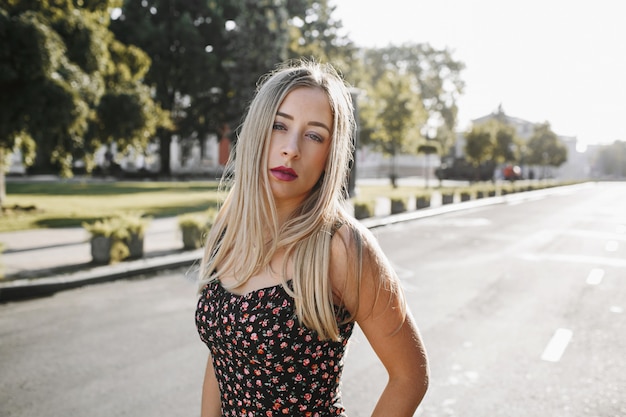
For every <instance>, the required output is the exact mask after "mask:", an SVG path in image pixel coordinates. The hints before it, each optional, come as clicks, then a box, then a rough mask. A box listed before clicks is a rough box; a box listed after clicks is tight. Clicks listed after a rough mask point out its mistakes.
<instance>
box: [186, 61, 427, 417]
mask: <svg viewBox="0 0 626 417" xmlns="http://www.w3.org/2000/svg"><path fill="white" fill-rule="evenodd" d="M353 128H354V120H353V107H352V101H351V97H350V94H349V92H348V89H347V87H346V85H345V83H344V81H343V80H342V79H341V78H340V77H339V75H338V74H337V73H336V72H335V71H334V70H333V68H332V67H331V66H329V65H321V64H316V63H310V62H303V61H299V62H294V63H289V64H285V65H282V66H280V67H279V68H278V69H277V70H275V71H274V72H272V73H271V74H269V75H268V76H266V77H265V78H263V79H262V80H261V82H260V86H259V88H258V90H257V94H256V96H255V98H254V99H253V101H252V103H251V105H250V108H249V110H248V113H247V116H246V118H245V120H244V122H243V125H242V127H241V131H240V134H239V138H238V141H237V145H236V150H235V152H234V155H235V156H234V161H231V162H234V164H233V168H232V170H231V172H232V178H230V181H231V184H230V189H229V193H228V195H227V197H226V200H225V201H224V204H223V206H222V208H221V210H220V211H219V214H218V216H217V219H216V221H215V224H214V226H213V228H212V229H211V232H210V234H209V236H208V239H207V243H206V249H205V254H204V258H203V262H202V268H201V271H202V277H201V285H200V299H199V302H198V307H197V312H196V324H197V327H198V331H199V334H200V337H201V339H202V341H203V342H205V343H206V344H207V346H208V347H209V350H210V353H209V359H208V361H207V367H206V374H205V380H204V386H203V391H202V417H214V416H264V417H266V416H320V417H321V416H335V415H339V416H345V415H346V414H345V409H344V407H343V405H342V402H341V393H340V380H341V373H342V368H343V359H344V354H345V352H346V347H347V343H348V339H349V338H350V335H351V333H352V330H353V327H354V325H355V323H358V325H359V326H360V328H361V329H362V331H363V332H364V334H365V335H366V337H367V339H368V341H369V343H370V344H371V346H372V348H373V350H374V351H375V352H376V354H377V355H378V357H379V358H380V360H381V361H382V363H383V365H384V366H385V368H386V370H387V372H388V374H389V380H388V383H387V385H386V388H385V389H384V391H383V392H382V394H381V396H380V399H379V400H378V402H377V405H376V407H375V409H374V410H373V412H372V415H374V416H385V417H393V416H412V415H413V413H414V411H415V410H416V408H417V406H418V405H419V403H420V402H421V400H422V398H423V396H424V394H425V392H426V388H427V385H428V365H427V359H426V353H425V350H424V347H423V344H422V341H421V338H420V335H419V332H418V330H417V327H416V325H415V323H414V321H413V318H412V317H411V315H410V313H409V312H408V311H407V308H406V305H405V300H404V297H403V293H402V289H401V288H400V284H399V282H398V278H397V277H396V275H395V273H394V272H393V270H392V269H391V267H390V266H389V263H388V261H387V260H386V258H385V255H384V254H383V252H382V251H381V249H380V247H379V246H378V244H377V242H376V241H375V239H374V238H373V237H372V235H371V233H370V232H369V231H368V230H367V229H366V228H364V227H362V226H361V225H360V224H359V223H358V222H357V221H356V220H355V219H354V218H353V217H352V216H351V215H349V214H348V213H347V212H346V211H345V209H344V205H345V201H344V190H345V186H346V178H347V172H348V164H349V161H350V158H351V155H352V153H351V150H352V149H351V146H352V142H351V135H352V133H353Z"/></svg>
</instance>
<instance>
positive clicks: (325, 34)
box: [287, 0, 356, 72]
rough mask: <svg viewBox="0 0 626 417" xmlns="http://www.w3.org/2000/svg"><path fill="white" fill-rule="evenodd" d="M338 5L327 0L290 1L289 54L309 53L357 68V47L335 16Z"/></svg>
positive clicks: (344, 67)
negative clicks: (343, 30)
mask: <svg viewBox="0 0 626 417" xmlns="http://www.w3.org/2000/svg"><path fill="white" fill-rule="evenodd" d="M336 7H337V6H335V5H332V4H329V2H328V1H327V0H299V1H289V2H287V9H288V13H289V16H290V20H289V48H288V54H289V57H290V58H300V57H307V58H313V59H315V60H317V61H320V62H330V63H332V64H333V66H335V68H337V69H338V70H339V71H343V72H351V71H352V70H353V69H354V67H355V64H356V56H355V54H356V47H355V46H354V44H353V42H352V41H351V40H350V39H349V38H348V37H347V36H345V35H343V34H341V29H342V23H341V21H339V20H337V19H335V18H334V17H333V13H334V11H335V9H336Z"/></svg>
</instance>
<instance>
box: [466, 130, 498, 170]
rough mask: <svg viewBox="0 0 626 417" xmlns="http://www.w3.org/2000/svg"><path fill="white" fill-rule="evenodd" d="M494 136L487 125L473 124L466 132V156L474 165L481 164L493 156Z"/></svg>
mask: <svg viewBox="0 0 626 417" xmlns="http://www.w3.org/2000/svg"><path fill="white" fill-rule="evenodd" d="M493 148H494V143H493V137H492V135H491V131H490V129H488V128H485V126H482V125H479V126H473V127H472V128H471V129H470V131H469V132H467V133H466V134H465V156H466V157H467V160H468V161H470V162H471V163H472V165H474V166H476V167H477V166H479V165H480V164H481V163H482V162H484V161H487V160H489V159H491V158H492V156H493Z"/></svg>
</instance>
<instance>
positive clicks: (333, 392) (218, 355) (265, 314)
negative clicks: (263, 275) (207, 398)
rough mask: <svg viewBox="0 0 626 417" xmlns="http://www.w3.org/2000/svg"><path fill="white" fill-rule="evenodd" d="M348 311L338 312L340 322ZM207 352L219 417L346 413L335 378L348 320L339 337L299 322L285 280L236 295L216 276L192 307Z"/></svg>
mask: <svg viewBox="0 0 626 417" xmlns="http://www.w3.org/2000/svg"><path fill="white" fill-rule="evenodd" d="M346 314H347V312H346V311H345V310H339V309H338V310H337V316H338V322H341V319H342V318H343V317H345V315H346ZM196 325H197V328H198V333H199V334H200V338H201V339H202V341H203V342H204V343H206V344H207V346H208V347H209V349H210V351H211V358H212V360H213V367H214V369H215V375H216V377H217V382H218V384H219V389H220V395H221V401H222V415H224V416H233V417H234V416H238V417H239V416H249V417H252V416H264V417H272V416H306V417H324V416H345V414H344V408H343V406H342V404H341V392H340V387H339V382H340V378H341V373H342V370H343V357H344V354H345V351H346V346H347V343H348V338H349V337H350V335H351V334H352V330H353V328H354V323H353V322H348V323H345V324H340V325H339V331H340V334H341V341H332V340H321V339H320V338H319V337H318V336H317V333H315V332H314V331H312V330H309V329H307V328H306V327H303V326H300V325H299V323H298V319H297V317H296V316H295V308H294V303H293V299H292V298H291V297H290V296H289V294H287V292H286V291H285V288H284V287H283V286H282V285H276V286H272V287H268V288H263V289H259V290H256V291H252V292H250V293H248V294H244V295H236V294H233V293H231V292H229V291H227V290H226V289H224V288H223V287H222V285H221V283H220V282H219V280H215V281H212V282H210V283H209V284H207V285H206V287H205V288H204V290H203V291H202V294H201V296H200V299H199V301H198V307H197V310H196Z"/></svg>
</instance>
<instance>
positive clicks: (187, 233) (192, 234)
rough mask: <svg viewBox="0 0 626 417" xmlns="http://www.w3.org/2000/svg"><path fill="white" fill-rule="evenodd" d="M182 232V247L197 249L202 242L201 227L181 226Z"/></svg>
mask: <svg viewBox="0 0 626 417" xmlns="http://www.w3.org/2000/svg"><path fill="white" fill-rule="evenodd" d="M181 231H182V234H183V249H187V250H190V249H199V248H201V247H202V243H203V238H204V236H203V233H202V229H199V228H197V227H182V228H181Z"/></svg>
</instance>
